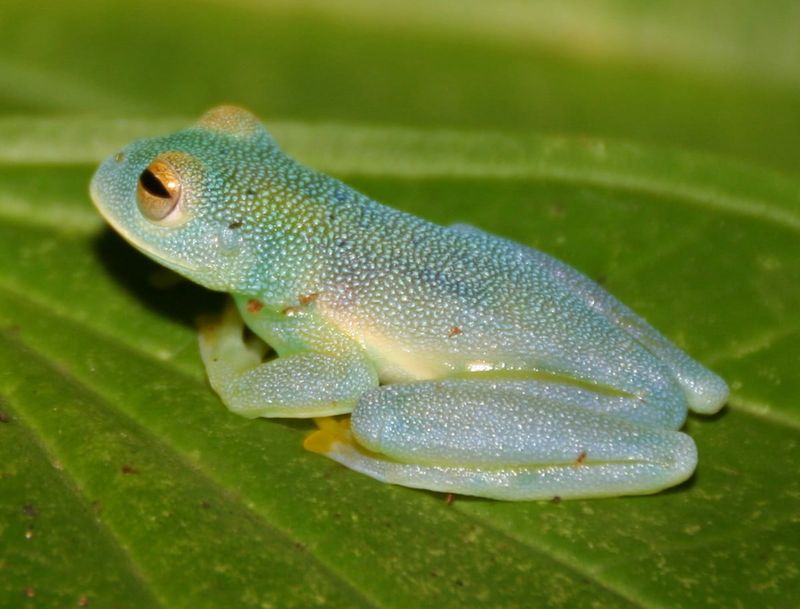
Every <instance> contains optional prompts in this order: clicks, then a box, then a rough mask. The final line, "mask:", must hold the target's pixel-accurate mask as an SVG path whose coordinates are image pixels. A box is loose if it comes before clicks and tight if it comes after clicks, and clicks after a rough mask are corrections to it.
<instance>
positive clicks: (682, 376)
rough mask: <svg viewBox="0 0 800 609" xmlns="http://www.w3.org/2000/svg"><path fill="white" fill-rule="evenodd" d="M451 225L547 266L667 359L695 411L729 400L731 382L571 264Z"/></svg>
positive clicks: (706, 410) (589, 303)
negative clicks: (712, 370) (684, 349)
mask: <svg viewBox="0 0 800 609" xmlns="http://www.w3.org/2000/svg"><path fill="white" fill-rule="evenodd" d="M450 228H451V230H454V231H456V232H460V233H465V234H471V235H475V236H477V237H479V238H484V239H492V240H495V241H498V240H499V241H501V242H503V243H504V244H505V245H506V247H509V248H511V249H512V250H515V251H518V252H521V253H522V255H523V256H527V257H528V258H529V259H530V260H531V261H532V262H533V263H534V264H536V265H541V266H543V267H545V268H547V269H548V271H549V273H550V275H551V277H552V278H553V280H554V281H555V282H558V283H559V284H564V285H568V286H570V287H571V288H572V291H573V293H575V294H576V295H578V296H579V297H580V298H581V299H582V300H583V301H584V303H586V305H587V306H588V307H590V308H591V309H593V310H594V311H596V312H598V313H599V314H601V315H603V316H604V317H606V318H607V319H609V320H610V321H612V322H613V323H614V324H615V325H617V326H618V327H620V328H621V329H623V330H624V331H625V332H627V333H628V334H629V335H630V336H632V337H633V338H634V340H636V341H637V342H638V343H639V344H641V345H642V346H643V347H644V348H645V349H647V350H648V351H650V352H651V353H652V354H653V355H655V356H656V357H657V358H659V359H660V360H661V361H662V362H664V364H665V365H666V366H667V367H668V368H669V370H670V371H671V373H672V374H673V375H674V376H675V378H676V379H677V380H678V383H680V385H681V388H682V389H683V392H684V394H685V395H686V400H687V402H688V404H689V407H690V408H691V409H692V410H694V411H695V412H700V413H703V414H713V413H715V412H717V411H718V410H719V409H720V408H722V406H724V405H725V402H727V401H728V385H727V384H726V383H725V381H724V380H722V379H721V378H720V377H719V376H717V375H716V374H714V373H713V372H711V371H710V370H709V369H708V368H706V367H704V366H703V365H701V364H700V363H699V362H697V361H695V360H694V359H692V358H691V357H690V356H689V355H688V354H687V353H686V352H684V351H683V350H681V349H679V348H678V347H676V346H675V345H674V344H673V343H672V342H671V341H670V340H669V339H667V338H666V337H665V336H664V335H663V334H661V333H660V332H659V331H658V330H656V329H655V328H654V327H653V326H651V325H650V324H649V323H647V322H646V321H645V320H644V319H642V318H641V317H639V316H638V315H637V314H636V313H634V312H633V311H632V310H631V309H630V308H629V307H627V306H626V305H624V304H623V303H621V302H620V301H619V300H617V299H616V298H615V297H614V296H612V295H611V294H609V293H608V292H607V291H606V290H604V289H603V288H602V287H601V286H599V285H598V284H596V283H595V282H594V281H592V280H591V279H589V278H588V277H586V276H585V275H583V274H582V273H580V272H578V271H576V270H575V269H573V268H572V267H571V266H569V265H567V264H565V263H563V262H561V261H560V260H558V259H556V258H553V257H552V256H549V255H547V254H545V253H544V252H540V251H538V250H535V249H532V248H529V247H525V246H524V245H520V244H519V243H516V242H514V241H511V240H509V239H502V238H500V237H496V236H494V235H490V234H489V233H486V232H484V231H482V230H480V229H478V228H475V227H474V226H470V225H468V224H454V225H453V226H451V227H450Z"/></svg>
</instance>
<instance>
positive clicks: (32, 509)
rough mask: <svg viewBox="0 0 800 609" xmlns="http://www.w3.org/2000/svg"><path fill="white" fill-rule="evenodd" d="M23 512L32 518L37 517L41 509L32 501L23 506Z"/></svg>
mask: <svg viewBox="0 0 800 609" xmlns="http://www.w3.org/2000/svg"><path fill="white" fill-rule="evenodd" d="M22 513H23V514H25V515H26V516H29V517H30V518H36V517H37V516H38V515H39V510H37V509H36V506H34V505H33V504H32V503H26V504H25V505H23V506H22Z"/></svg>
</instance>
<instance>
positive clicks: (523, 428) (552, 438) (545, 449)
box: [307, 380, 697, 500]
mask: <svg viewBox="0 0 800 609" xmlns="http://www.w3.org/2000/svg"><path fill="white" fill-rule="evenodd" d="M541 384H542V385H546V384H545V383H541ZM503 385H504V384H503V383H492V382H488V381H475V380H446V381H432V382H425V383H413V384H407V385H388V386H385V387H380V388H378V389H375V390H373V391H371V392H369V393H367V394H365V395H364V396H363V397H362V399H361V400H359V402H358V404H357V405H356V408H355V409H354V411H353V415H352V421H351V426H352V428H351V429H350V430H346V429H340V430H338V431H337V430H332V429H330V428H329V429H323V430H321V431H320V432H317V433H316V434H315V435H313V436H311V437H310V438H309V441H308V442H307V447H308V448H310V449H311V450H315V451H316V452H322V453H324V454H326V455H328V456H329V457H331V458H332V459H335V460H337V461H339V462H341V463H343V464H345V465H347V466H348V467H351V468H352V469H355V470H358V471H361V472H363V473H365V474H367V475H370V476H372V477H374V478H377V479H379V480H383V481H385V482H390V483H394V484H401V485H404V486H412V487H419V488H427V489H431V490H437V491H444V492H453V493H461V494H467V495H480V496H484V497H494V498H497V499H510V500H529V499H547V498H552V497H555V496H558V497H562V498H568V497H571V498H576V497H598V496H611V495H623V494H642V493H653V492H656V491H659V490H661V489H663V488H666V487H669V486H672V485H674V484H678V483H679V482H682V481H683V480H685V479H686V478H688V477H689V476H690V475H691V474H692V472H693V471H694V468H695V465H696V462H697V454H696V449H695V446H694V443H693V442H692V440H691V438H689V437H688V436H686V435H685V434H682V433H680V432H675V431H669V430H664V429H658V428H654V427H646V426H642V425H638V424H635V423H630V422H627V421H624V420H621V419H618V418H616V417H611V416H608V415H604V414H601V413H597V412H595V411H592V410H591V409H588V408H584V407H581V406H579V405H576V403H575V402H576V400H578V401H579V400H580V396H579V395H578V396H577V397H575V396H573V397H575V399H570V398H567V397H565V395H564V390H563V386H560V387H559V388H558V390H557V391H553V392H548V391H547V387H546V386H544V387H542V389H541V391H539V392H537V395H536V396H535V397H534V396H532V395H531V394H530V393H528V394H525V393H521V392H519V391H516V390H507V389H506V388H505V387H504V386H503ZM579 393H580V392H579Z"/></svg>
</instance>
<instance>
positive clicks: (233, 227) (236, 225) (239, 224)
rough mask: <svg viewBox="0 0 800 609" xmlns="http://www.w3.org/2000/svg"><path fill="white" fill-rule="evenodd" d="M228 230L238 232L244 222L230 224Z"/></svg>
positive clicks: (238, 221)
mask: <svg viewBox="0 0 800 609" xmlns="http://www.w3.org/2000/svg"><path fill="white" fill-rule="evenodd" d="M228 228H230V229H231V230H236V229H237V228H242V221H241V220H236V221H235V222H231V223H230V224H228Z"/></svg>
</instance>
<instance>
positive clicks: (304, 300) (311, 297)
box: [299, 292, 319, 306]
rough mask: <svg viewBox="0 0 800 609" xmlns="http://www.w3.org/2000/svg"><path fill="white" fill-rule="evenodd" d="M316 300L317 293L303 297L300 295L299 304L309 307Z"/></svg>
mask: <svg viewBox="0 0 800 609" xmlns="http://www.w3.org/2000/svg"><path fill="white" fill-rule="evenodd" d="M317 298H319V292H311V294H307V295H303V294H301V295H300V297H299V300H300V304H301V305H303V306H306V305H310V304H311V303H312V302H314V301H315V300H316V299H317Z"/></svg>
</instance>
